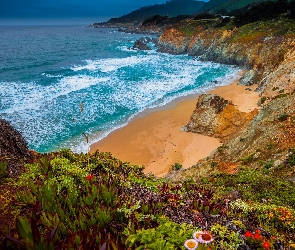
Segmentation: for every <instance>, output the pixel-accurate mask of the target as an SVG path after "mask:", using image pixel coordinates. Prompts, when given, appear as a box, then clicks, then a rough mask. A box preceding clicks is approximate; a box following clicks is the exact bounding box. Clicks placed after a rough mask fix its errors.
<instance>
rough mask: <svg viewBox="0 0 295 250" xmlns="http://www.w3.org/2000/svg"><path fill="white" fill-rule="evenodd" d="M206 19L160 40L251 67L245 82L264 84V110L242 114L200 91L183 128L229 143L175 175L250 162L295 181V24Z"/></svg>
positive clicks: (173, 49) (169, 47)
mask: <svg viewBox="0 0 295 250" xmlns="http://www.w3.org/2000/svg"><path fill="white" fill-rule="evenodd" d="M205 24H206V25H204V23H203V24H198V23H196V22H195V23H192V22H191V23H190V24H189V25H187V26H186V28H184V26H183V25H179V26H175V27H173V28H171V29H167V30H166V31H165V32H164V33H163V34H162V35H161V37H160V39H159V51H161V52H169V53H173V54H182V53H188V54H189V55H192V56H198V57H199V58H200V59H201V60H210V61H214V62H219V63H225V64H235V65H238V66H240V67H243V68H245V69H248V72H247V73H246V74H245V76H244V77H243V78H242V79H241V80H240V84H244V85H252V84H258V88H257V89H256V91H258V92H260V96H261V100H260V102H259V105H260V106H261V109H260V110H259V112H258V111H257V110H256V111H254V112H252V113H248V114H247V113H242V112H240V111H237V110H235V108H234V106H233V105H231V104H230V103H229V102H227V101H226V100H222V99H221V98H219V97H217V96H213V95H202V96H200V98H199V100H198V102H197V105H196V109H195V111H194V112H193V114H192V116H191V118H190V120H189V121H188V123H187V124H186V125H185V126H184V127H183V130H185V131H191V132H197V133H201V134H205V135H209V136H215V137H218V138H220V139H221V140H222V141H223V143H224V144H223V145H222V146H221V147H220V148H218V149H217V150H215V151H214V152H212V153H211V155H210V156H209V157H207V158H206V159H204V160H202V161H200V162H198V163H197V164H196V165H195V166H194V167H192V168H190V169H188V170H183V171H180V172H179V173H178V174H176V175H174V174H173V173H171V175H170V177H172V178H173V179H183V178H184V179H186V178H192V177H193V178H198V177H201V176H209V175H210V174H212V173H215V172H219V171H222V172H229V173H233V172H235V171H237V170H238V169H240V168H241V167H242V166H243V167H245V166H248V167H251V168H258V169H261V168H262V169H263V168H267V169H266V170H267V171H269V169H270V170H271V171H273V172H274V173H278V174H279V175H281V176H284V177H285V178H288V179H290V180H293V179H294V177H295V170H294V168H290V167H286V164H285V163H286V162H288V157H289V155H290V152H293V149H294V146H295V130H294V122H295V109H294V106H295V70H294V69H295V42H294V38H295V32H294V30H292V29H293V28H294V23H292V22H291V23H290V22H289V21H286V20H281V19H279V20H274V21H267V22H256V23H252V24H248V25H245V26H242V27H239V28H232V29H230V30H227V29H220V28H214V26H213V25H210V23H208V22H207V21H206V23H205ZM292 27H293V28H292ZM266 170H265V171H266ZM263 171H264V170H263ZM276 171H277V172H276Z"/></svg>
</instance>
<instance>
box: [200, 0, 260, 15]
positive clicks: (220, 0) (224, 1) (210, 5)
mask: <svg viewBox="0 0 295 250" xmlns="http://www.w3.org/2000/svg"><path fill="white" fill-rule="evenodd" d="M261 2H265V1H264V0H210V1H209V2H207V3H205V4H204V5H203V6H202V7H201V8H200V10H199V11H200V12H202V11H204V12H213V13H222V14H226V13H227V12H230V11H232V10H237V9H240V8H243V7H245V6H247V5H249V4H258V3H261Z"/></svg>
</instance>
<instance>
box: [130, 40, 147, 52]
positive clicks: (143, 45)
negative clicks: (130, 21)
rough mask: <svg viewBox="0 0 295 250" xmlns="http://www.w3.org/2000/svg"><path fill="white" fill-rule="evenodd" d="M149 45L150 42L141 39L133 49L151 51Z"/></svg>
mask: <svg viewBox="0 0 295 250" xmlns="http://www.w3.org/2000/svg"><path fill="white" fill-rule="evenodd" d="M147 43H149V40H147V39H145V38H140V39H139V40H136V41H135V43H134V45H133V48H132V49H139V50H151V48H150V47H149V46H148V45H147Z"/></svg>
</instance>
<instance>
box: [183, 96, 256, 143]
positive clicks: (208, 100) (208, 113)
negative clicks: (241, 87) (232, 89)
mask: <svg viewBox="0 0 295 250" xmlns="http://www.w3.org/2000/svg"><path fill="white" fill-rule="evenodd" d="M256 114H257V110H255V111H252V112H250V113H245V112H241V111H239V110H238V109H237V108H236V107H235V106H234V105H233V104H232V103H231V102H229V101H228V100H225V99H223V98H222V97H220V96H218V95H213V94H203V95H201V96H200V97H199V99H198V101H197V104H196V109H195V110H194V112H193V114H192V116H191V118H190V121H189V122H188V123H187V124H186V125H185V126H184V127H183V128H182V130H183V131H190V132H194V133H200V134H203V135H208V136H214V137H218V138H221V139H227V138H229V137H230V136H232V135H233V134H235V133H236V132H237V131H239V130H240V129H241V128H242V127H244V126H246V125H248V124H249V123H250V121H252V120H253V117H254V115H256Z"/></svg>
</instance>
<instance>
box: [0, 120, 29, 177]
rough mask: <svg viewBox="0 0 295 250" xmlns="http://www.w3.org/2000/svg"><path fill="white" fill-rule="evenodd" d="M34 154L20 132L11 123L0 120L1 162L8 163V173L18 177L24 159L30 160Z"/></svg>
mask: <svg viewBox="0 0 295 250" xmlns="http://www.w3.org/2000/svg"><path fill="white" fill-rule="evenodd" d="M31 157H32V154H31V152H30V150H29V148H28V145H27V142H26V141H25V139H24V138H23V136H22V135H21V133H20V132H18V131H17V130H15V129H14V128H13V127H12V126H11V125H10V123H9V122H7V121H6V120H3V119H0V160H1V158H2V159H3V160H7V161H8V173H9V174H10V175H12V176H13V175H16V174H17V173H18V172H19V171H18V170H19V168H20V167H21V165H22V159H30V158H31Z"/></svg>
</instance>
